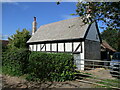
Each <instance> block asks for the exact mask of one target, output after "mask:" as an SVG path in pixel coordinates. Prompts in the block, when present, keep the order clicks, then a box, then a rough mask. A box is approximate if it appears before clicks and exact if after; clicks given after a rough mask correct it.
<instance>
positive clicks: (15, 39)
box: [8, 29, 31, 49]
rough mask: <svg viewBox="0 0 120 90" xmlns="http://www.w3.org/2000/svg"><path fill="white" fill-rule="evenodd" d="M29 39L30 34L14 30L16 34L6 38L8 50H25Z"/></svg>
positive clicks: (25, 31)
mask: <svg viewBox="0 0 120 90" xmlns="http://www.w3.org/2000/svg"><path fill="white" fill-rule="evenodd" d="M30 37H31V35H30V32H29V31H27V30H26V29H23V30H22V31H21V32H20V31H19V30H16V34H14V35H12V36H11V37H8V40H9V44H8V48H9V49H13V48H27V47H28V46H27V44H26V42H27V41H28V40H29V38H30Z"/></svg>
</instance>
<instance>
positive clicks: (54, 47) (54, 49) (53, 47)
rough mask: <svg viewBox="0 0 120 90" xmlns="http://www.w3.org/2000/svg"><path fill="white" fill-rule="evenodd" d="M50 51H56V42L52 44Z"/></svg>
mask: <svg viewBox="0 0 120 90" xmlns="http://www.w3.org/2000/svg"><path fill="white" fill-rule="evenodd" d="M52 51H57V44H56V43H53V44H52Z"/></svg>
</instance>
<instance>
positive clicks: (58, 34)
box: [27, 17, 89, 43]
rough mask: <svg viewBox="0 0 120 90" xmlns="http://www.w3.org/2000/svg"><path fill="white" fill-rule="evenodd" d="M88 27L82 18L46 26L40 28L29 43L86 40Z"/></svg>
mask: <svg viewBox="0 0 120 90" xmlns="http://www.w3.org/2000/svg"><path fill="white" fill-rule="evenodd" d="M88 26H89V24H84V23H83V22H82V19H81V17H77V18H72V19H67V20H62V21H59V22H54V23H50V24H46V25H43V26H40V28H39V29H38V30H37V31H36V32H35V34H34V35H33V36H32V37H31V38H30V39H29V40H28V42H27V43H34V42H44V41H54V40H58V41H59V40H67V39H79V38H84V36H85V33H86V31H87V29H88Z"/></svg>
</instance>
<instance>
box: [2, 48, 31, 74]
mask: <svg viewBox="0 0 120 90" xmlns="http://www.w3.org/2000/svg"><path fill="white" fill-rule="evenodd" d="M29 53H30V52H29V50H27V49H16V50H11V51H6V52H3V54H2V66H3V69H2V70H3V73H5V74H9V75H17V76H19V75H22V74H24V73H27V64H28V56H29Z"/></svg>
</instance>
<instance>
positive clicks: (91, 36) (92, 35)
mask: <svg viewBox="0 0 120 90" xmlns="http://www.w3.org/2000/svg"><path fill="white" fill-rule="evenodd" d="M86 39H87V40H93V41H98V42H100V38H99V35H98V32H97V28H96V25H95V23H93V24H92V25H91V26H90V29H89V31H88V34H87V37H86Z"/></svg>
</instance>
